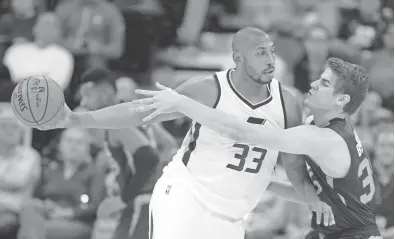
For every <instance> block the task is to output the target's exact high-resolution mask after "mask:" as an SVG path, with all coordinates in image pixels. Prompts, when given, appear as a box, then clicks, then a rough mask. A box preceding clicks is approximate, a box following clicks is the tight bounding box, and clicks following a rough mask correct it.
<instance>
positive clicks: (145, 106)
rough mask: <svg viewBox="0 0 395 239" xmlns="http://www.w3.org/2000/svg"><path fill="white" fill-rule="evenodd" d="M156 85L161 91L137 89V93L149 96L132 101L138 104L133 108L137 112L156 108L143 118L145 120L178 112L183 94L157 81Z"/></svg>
mask: <svg viewBox="0 0 395 239" xmlns="http://www.w3.org/2000/svg"><path fill="white" fill-rule="evenodd" d="M156 87H157V88H158V89H159V90H160V91H151V90H136V93H137V94H140V95H145V96H149V97H148V98H144V99H139V100H134V101H133V102H132V103H133V104H135V105H136V107H135V108H133V109H131V110H133V111H135V112H144V111H148V110H154V111H153V112H152V113H151V114H150V115H148V116H147V117H145V118H144V119H143V121H144V122H147V121H150V120H152V119H153V118H155V117H156V116H158V115H160V114H164V113H172V112H177V108H178V105H179V103H180V101H181V100H182V99H181V95H180V94H178V93H177V92H175V91H174V90H172V89H170V88H168V87H166V86H163V85H161V84H160V83H156Z"/></svg>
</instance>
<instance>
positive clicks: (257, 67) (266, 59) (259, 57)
mask: <svg viewBox="0 0 395 239" xmlns="http://www.w3.org/2000/svg"><path fill="white" fill-rule="evenodd" d="M242 63H243V68H244V71H245V73H246V74H247V75H248V77H249V78H251V79H252V80H253V81H255V82H257V83H259V84H268V83H270V82H271V81H272V79H273V75H274V70H275V63H274V45H273V42H272V41H270V42H266V43H262V44H259V45H258V46H256V47H254V48H252V49H250V50H248V51H247V52H246V53H245V54H244V56H243V57H242Z"/></svg>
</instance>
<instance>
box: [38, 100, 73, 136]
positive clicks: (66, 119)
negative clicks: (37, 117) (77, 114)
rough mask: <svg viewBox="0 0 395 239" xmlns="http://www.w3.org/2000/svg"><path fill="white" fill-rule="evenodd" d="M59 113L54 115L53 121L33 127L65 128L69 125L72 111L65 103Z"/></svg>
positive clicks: (47, 128) (44, 128) (43, 129)
mask: <svg viewBox="0 0 395 239" xmlns="http://www.w3.org/2000/svg"><path fill="white" fill-rule="evenodd" d="M59 114H60V115H59V116H56V121H55V122H51V124H44V125H39V126H36V127H35V128H36V129H39V130H42V131H46V130H52V129H62V128H67V127H68V126H69V125H70V118H71V115H72V114H73V112H72V111H71V110H70V108H69V107H68V106H67V104H66V103H65V104H64V107H63V109H62V110H61V111H60V112H59Z"/></svg>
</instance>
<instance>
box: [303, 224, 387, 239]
mask: <svg viewBox="0 0 395 239" xmlns="http://www.w3.org/2000/svg"><path fill="white" fill-rule="evenodd" d="M305 239H382V237H381V236H380V232H379V230H378V228H377V226H376V225H372V226H366V227H364V228H358V229H350V230H345V231H343V232H339V233H335V234H329V235H325V234H322V233H319V232H317V231H315V230H312V231H310V232H309V233H308V234H307V235H306V237H305Z"/></svg>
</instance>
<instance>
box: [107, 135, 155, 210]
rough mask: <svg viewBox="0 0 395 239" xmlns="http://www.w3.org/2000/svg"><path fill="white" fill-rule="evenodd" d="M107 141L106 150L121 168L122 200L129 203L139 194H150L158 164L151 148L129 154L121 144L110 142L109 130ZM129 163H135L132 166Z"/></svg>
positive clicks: (118, 177)
mask: <svg viewBox="0 0 395 239" xmlns="http://www.w3.org/2000/svg"><path fill="white" fill-rule="evenodd" d="M106 141H107V145H106V148H107V149H108V152H109V153H110V156H111V157H112V158H113V159H114V160H115V161H116V162H117V164H118V167H119V174H118V175H117V178H116V180H117V183H118V184H119V187H120V191H121V198H122V200H123V201H124V202H126V203H127V202H129V201H131V200H133V199H134V198H135V197H136V196H137V195H139V194H142V193H150V192H151V191H152V190H153V183H150V179H151V177H152V176H153V175H154V170H155V165H156V164H157V162H158V158H157V155H156V153H155V152H154V151H153V149H152V148H151V146H149V145H146V146H142V147H140V148H138V149H136V152H128V151H127V150H126V149H125V148H124V147H123V146H122V145H121V144H114V143H111V142H110V140H109V131H108V130H106ZM129 153H130V154H129ZM129 161H132V162H133V163H132V165H130V163H129Z"/></svg>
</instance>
